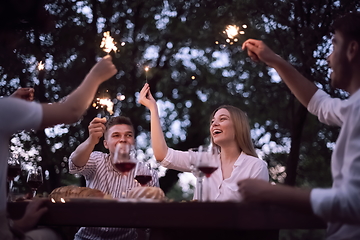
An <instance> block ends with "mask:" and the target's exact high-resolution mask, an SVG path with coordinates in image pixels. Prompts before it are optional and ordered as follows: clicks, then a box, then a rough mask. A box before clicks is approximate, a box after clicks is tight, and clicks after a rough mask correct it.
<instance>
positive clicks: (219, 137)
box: [210, 108, 235, 146]
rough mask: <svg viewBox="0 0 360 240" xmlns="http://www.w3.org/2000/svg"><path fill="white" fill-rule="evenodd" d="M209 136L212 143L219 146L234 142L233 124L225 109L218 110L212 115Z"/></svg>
mask: <svg viewBox="0 0 360 240" xmlns="http://www.w3.org/2000/svg"><path fill="white" fill-rule="evenodd" d="M210 134H211V137H212V138H213V141H214V143H215V144H216V145H219V146H221V145H223V144H226V143H229V142H232V141H235V129H234V123H233V121H232V119H231V116H230V112H229V111H228V110H227V109H225V108H220V109H219V110H218V111H217V112H216V113H215V114H214V117H213V119H212V120H211V124H210Z"/></svg>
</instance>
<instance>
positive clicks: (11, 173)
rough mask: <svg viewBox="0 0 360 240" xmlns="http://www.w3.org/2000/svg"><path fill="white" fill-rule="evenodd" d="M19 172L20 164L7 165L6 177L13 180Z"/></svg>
mask: <svg viewBox="0 0 360 240" xmlns="http://www.w3.org/2000/svg"><path fill="white" fill-rule="evenodd" d="M20 173H21V167H20V165H15V166H13V165H9V166H8V179H9V180H14V178H15V177H16V176H18V175H20Z"/></svg>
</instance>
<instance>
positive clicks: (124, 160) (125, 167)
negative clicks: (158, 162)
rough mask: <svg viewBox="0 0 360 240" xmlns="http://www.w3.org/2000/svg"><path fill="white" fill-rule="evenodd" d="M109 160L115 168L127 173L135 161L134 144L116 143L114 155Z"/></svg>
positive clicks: (134, 164)
mask: <svg viewBox="0 0 360 240" xmlns="http://www.w3.org/2000/svg"><path fill="white" fill-rule="evenodd" d="M111 161H112V164H113V166H114V167H115V168H116V170H118V171H119V172H120V173H123V174H125V175H127V173H129V172H130V171H131V170H132V169H133V168H134V167H135V166H136V162H137V160H136V158H135V148H134V146H133V145H130V144H127V143H118V144H116V147H115V153H114V157H113V158H112V160H111Z"/></svg>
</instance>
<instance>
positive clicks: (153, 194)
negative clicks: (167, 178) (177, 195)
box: [128, 187, 165, 200]
mask: <svg viewBox="0 0 360 240" xmlns="http://www.w3.org/2000/svg"><path fill="white" fill-rule="evenodd" d="M128 197H129V198H136V199H141V198H147V199H156V200H164V199H165V194H164V192H163V190H161V188H158V187H136V188H133V189H131V190H130V191H129V194H128Z"/></svg>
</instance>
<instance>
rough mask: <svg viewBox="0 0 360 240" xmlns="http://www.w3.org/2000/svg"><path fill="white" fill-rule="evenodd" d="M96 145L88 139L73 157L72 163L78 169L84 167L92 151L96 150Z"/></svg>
mask: <svg viewBox="0 0 360 240" xmlns="http://www.w3.org/2000/svg"><path fill="white" fill-rule="evenodd" d="M95 145H96V143H95V142H94V141H92V140H91V139H90V138H88V139H86V140H85V142H83V143H81V144H80V145H79V146H78V147H77V148H76V149H75V151H74V153H73V154H72V155H71V161H72V162H73V163H74V164H75V165H76V166H77V167H83V166H85V165H86V163H87V162H88V160H89V158H90V155H91V153H92V151H93V150H94V147H95Z"/></svg>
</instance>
